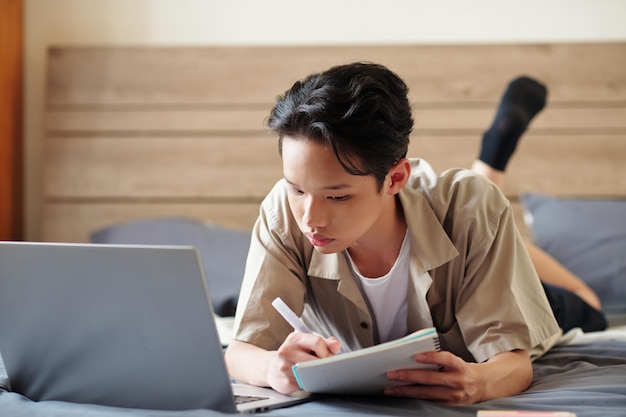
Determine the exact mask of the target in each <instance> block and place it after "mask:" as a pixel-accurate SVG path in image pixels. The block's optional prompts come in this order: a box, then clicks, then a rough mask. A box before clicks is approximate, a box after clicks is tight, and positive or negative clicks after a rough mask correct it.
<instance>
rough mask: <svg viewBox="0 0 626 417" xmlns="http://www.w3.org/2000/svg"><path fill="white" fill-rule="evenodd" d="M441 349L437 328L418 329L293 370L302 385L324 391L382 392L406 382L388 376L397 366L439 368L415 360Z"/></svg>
mask: <svg viewBox="0 0 626 417" xmlns="http://www.w3.org/2000/svg"><path fill="white" fill-rule="evenodd" d="M439 350H441V346H440V342H439V335H438V334H437V331H436V330H435V328H433V327H429V328H425V329H422V330H418V331H416V332H414V333H411V334H409V335H407V336H404V337H402V338H400V339H396V340H392V341H389V342H386V343H381V344H379V345H375V346H371V347H368V348H365V349H360V350H357V351H353V352H349V353H343V354H339V355H335V356H331V357H328V358H323V359H317V360H313V361H309V362H302V363H297V364H295V365H294V366H293V373H294V375H295V376H296V380H297V381H298V384H299V385H300V388H302V390H304V391H306V392H310V393H320V394H372V393H376V392H380V393H382V390H383V389H384V388H385V387H388V386H392V385H402V384H404V383H402V382H397V381H390V380H388V379H387V378H386V376H385V375H386V373H387V372H388V371H392V370H396V369H417V368H420V369H437V366H436V365H431V364H420V363H418V362H415V359H414V358H415V355H416V354H418V353H421V352H428V351H439Z"/></svg>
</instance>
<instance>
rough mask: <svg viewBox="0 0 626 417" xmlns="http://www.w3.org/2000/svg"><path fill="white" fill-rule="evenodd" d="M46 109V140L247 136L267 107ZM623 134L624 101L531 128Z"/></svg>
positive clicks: (476, 113)
mask: <svg viewBox="0 0 626 417" xmlns="http://www.w3.org/2000/svg"><path fill="white" fill-rule="evenodd" d="M181 107H182V108H179V107H175V108H165V109H161V110H152V109H150V108H147V109H145V110H134V109H130V110H125V109H124V108H120V109H118V110H107V109H104V110H98V109H85V110H74V111H49V112H48V117H47V128H48V132H49V135H51V136H63V135H70V134H76V133H79V134H83V135H85V134H89V135H96V134H99V133H100V134H110V133H113V132H116V133H124V134H128V135H131V134H134V133H133V132H155V133H156V132H164V133H167V132H180V133H181V134H184V133H185V132H196V133H202V132H206V133H207V134H208V133H210V132H218V133H222V134H223V133H224V132H228V131H231V132H238V133H239V132H253V133H257V134H258V133H259V132H261V131H263V130H264V122H265V119H266V118H267V117H268V116H269V113H270V110H271V107H272V106H271V104H267V105H264V106H259V108H258V109H245V108H244V109H228V108H226V109H212V108H206V109H200V110H198V109H184V107H183V106H181ZM495 107H496V106H495V105H491V104H489V105H484V104H483V105H482V106H481V107H478V108H477V107H476V106H463V107H461V106H458V107H453V108H416V109H415V110H414V117H415V120H416V124H415V131H416V132H420V131H424V130H427V131H429V132H439V133H440V134H448V133H449V132H459V131H471V132H475V133H476V134H480V133H482V132H483V131H484V130H485V129H486V128H487V127H488V126H489V124H490V123H491V121H492V120H493V117H494V115H495ZM591 129H593V130H594V131H598V132H600V131H608V132H611V133H623V134H626V102H624V106H623V107H615V106H613V107H608V108H607V107H593V108H558V107H557V108H551V107H550V111H546V112H545V114H543V113H541V114H540V115H539V116H538V117H537V118H536V120H534V121H533V130H535V131H544V132H545V131H550V132H553V133H557V134H558V133H561V134H568V135H569V134H580V133H587V132H588V131H589V130H591Z"/></svg>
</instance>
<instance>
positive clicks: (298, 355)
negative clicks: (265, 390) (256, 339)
mask: <svg viewBox="0 0 626 417" xmlns="http://www.w3.org/2000/svg"><path fill="white" fill-rule="evenodd" d="M340 349H341V343H340V342H339V340H337V338H335V337H328V338H322V337H321V336H318V335H316V334H312V333H299V332H292V333H290V334H289V336H287V338H286V339H285V341H284V342H283V344H282V345H280V347H279V348H278V350H275V351H267V350H264V349H261V348H259V347H257V346H254V345H251V344H249V343H245V342H240V341H237V340H234V341H232V342H231V343H230V345H229V346H228V350H227V351H226V363H227V365H228V371H229V373H230V374H231V376H233V377H234V378H236V379H239V380H240V381H243V382H246V383H248V384H252V385H259V386H269V387H272V388H273V389H275V390H276V391H278V392H280V393H283V394H289V393H291V392H294V391H298V390H299V389H300V387H299V386H298V383H297V382H296V378H295V376H294V375H293V371H292V369H291V367H292V366H293V365H294V364H296V363H298V362H306V361H311V360H314V359H318V358H325V357H328V356H332V355H335V354H336V353H338V352H339V350H340Z"/></svg>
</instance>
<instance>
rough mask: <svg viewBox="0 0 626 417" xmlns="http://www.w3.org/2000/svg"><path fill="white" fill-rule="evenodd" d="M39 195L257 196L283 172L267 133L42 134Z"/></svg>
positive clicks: (56, 197) (274, 143) (133, 196)
mask: <svg viewBox="0 0 626 417" xmlns="http://www.w3.org/2000/svg"><path fill="white" fill-rule="evenodd" d="M46 160H47V164H46V173H45V178H44V189H45V197H46V198H48V199H51V198H53V199H57V200H58V199H59V198H76V197H80V198H95V199H107V198H127V199H141V198H150V197H166V198H170V199H172V198H202V197H222V198H232V197H235V198H237V197H239V198H241V197H248V196H252V197H261V196H264V195H265V194H266V193H267V192H268V191H269V189H270V188H271V186H272V184H274V182H276V180H278V179H279V178H281V177H282V167H281V164H280V157H279V155H278V150H277V145H276V140H275V139H274V138H270V137H256V138H248V137H227V138H195V137H192V138H187V137H152V138H145V137H139V138H135V137H124V138H102V137H98V138H89V139H84V138H59V139H50V140H48V148H47V153H46Z"/></svg>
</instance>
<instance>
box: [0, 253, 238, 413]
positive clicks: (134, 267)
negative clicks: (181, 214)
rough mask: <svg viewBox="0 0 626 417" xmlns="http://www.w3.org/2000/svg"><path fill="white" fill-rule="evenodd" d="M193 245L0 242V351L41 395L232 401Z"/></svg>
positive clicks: (181, 403)
mask: <svg viewBox="0 0 626 417" xmlns="http://www.w3.org/2000/svg"><path fill="white" fill-rule="evenodd" d="M200 265H201V264H200V260H199V258H198V254H197V253H196V251H195V250H194V249H193V248H191V247H157V246H131V245H121V246H116V245H90V244H52V243H20V242H0V352H1V354H2V357H3V359H4V363H5V367H6V370H7V373H8V375H9V378H10V382H11V388H12V389H13V390H14V391H16V392H19V393H21V394H23V395H24V396H26V397H28V398H30V399H32V400H36V401H40V400H62V401H70V402H81V403H94V404H103V405H111V406H119V407H130V408H148V409H172V410H174V409H194V408H208V409H214V410H219V411H225V412H233V411H235V406H234V401H233V397H232V392H231V384H230V379H229V377H228V374H227V372H226V368H225V365H224V361H223V359H222V348H221V345H220V343H219V338H218V334H217V330H216V327H215V321H214V319H213V310H212V306H211V302H210V297H209V296H208V289H207V286H206V280H205V278H204V276H203V272H202V269H201V266H200Z"/></svg>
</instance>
